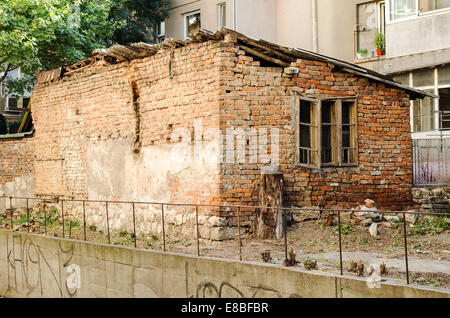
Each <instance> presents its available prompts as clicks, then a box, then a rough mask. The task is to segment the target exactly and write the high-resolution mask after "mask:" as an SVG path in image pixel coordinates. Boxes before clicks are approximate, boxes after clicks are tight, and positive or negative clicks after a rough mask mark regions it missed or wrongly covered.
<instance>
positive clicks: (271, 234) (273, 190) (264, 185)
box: [255, 174, 284, 239]
mask: <svg viewBox="0 0 450 318" xmlns="http://www.w3.org/2000/svg"><path fill="white" fill-rule="evenodd" d="M258 206H262V207H279V208H281V207H282V206H283V175H282V174H265V175H262V176H261V182H260V186H259V193H258ZM282 213H283V211H282V210H280V209H266V208H259V209H257V211H256V219H255V236H256V237H257V238H258V239H273V238H277V239H280V238H281V237H283V235H284V221H283V215H282Z"/></svg>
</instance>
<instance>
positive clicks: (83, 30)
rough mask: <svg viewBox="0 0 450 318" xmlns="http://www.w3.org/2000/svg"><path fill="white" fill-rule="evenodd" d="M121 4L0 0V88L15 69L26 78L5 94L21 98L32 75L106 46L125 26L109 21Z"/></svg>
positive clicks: (116, 0)
mask: <svg viewBox="0 0 450 318" xmlns="http://www.w3.org/2000/svg"><path fill="white" fill-rule="evenodd" d="M123 1H125V0H101V1H100V0H0V82H2V81H3V80H5V79H6V74H7V73H8V72H9V71H11V70H14V69H17V68H20V69H21V72H22V73H23V74H24V75H25V76H26V78H25V79H24V80H21V81H15V82H8V89H9V90H12V91H13V93H14V92H15V93H17V94H18V95H20V94H21V93H22V92H23V91H24V90H25V89H27V88H28V86H30V85H31V84H32V83H33V79H34V78H35V74H36V72H38V71H43V70H49V69H53V68H57V67H60V66H62V65H64V64H67V63H72V62H75V61H77V60H80V59H82V58H84V57H86V56H87V55H89V54H90V53H92V51H93V50H94V49H96V48H101V47H106V46H109V45H111V44H112V41H111V39H112V38H113V36H114V33H115V31H116V30H118V29H120V28H122V27H123V26H124V25H125V21H122V20H116V19H110V12H111V8H112V6H117V4H118V3H121V2H123ZM2 74H3V75H2ZM10 93H11V92H10Z"/></svg>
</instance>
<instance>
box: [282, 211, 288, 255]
mask: <svg viewBox="0 0 450 318" xmlns="http://www.w3.org/2000/svg"><path fill="white" fill-rule="evenodd" d="M281 213H282V214H281V215H282V217H283V230H284V259H285V260H286V262H287V261H288V248H287V222H286V214H285V213H284V211H283V209H281Z"/></svg>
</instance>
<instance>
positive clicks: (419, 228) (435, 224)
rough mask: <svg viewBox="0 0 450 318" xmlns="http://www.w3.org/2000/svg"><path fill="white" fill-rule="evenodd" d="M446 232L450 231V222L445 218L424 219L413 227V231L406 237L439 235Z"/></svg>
mask: <svg viewBox="0 0 450 318" xmlns="http://www.w3.org/2000/svg"><path fill="white" fill-rule="evenodd" d="M448 230H450V221H449V219H448V218H447V217H445V216H433V217H424V218H421V219H420V220H419V221H418V222H417V223H416V224H414V225H413V229H412V230H411V231H409V232H408V235H427V234H433V235H435V234H441V233H443V232H445V231H448Z"/></svg>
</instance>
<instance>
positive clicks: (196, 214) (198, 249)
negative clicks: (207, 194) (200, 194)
mask: <svg viewBox="0 0 450 318" xmlns="http://www.w3.org/2000/svg"><path fill="white" fill-rule="evenodd" d="M195 225H196V228H197V256H200V232H199V230H198V205H196V206H195Z"/></svg>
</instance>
